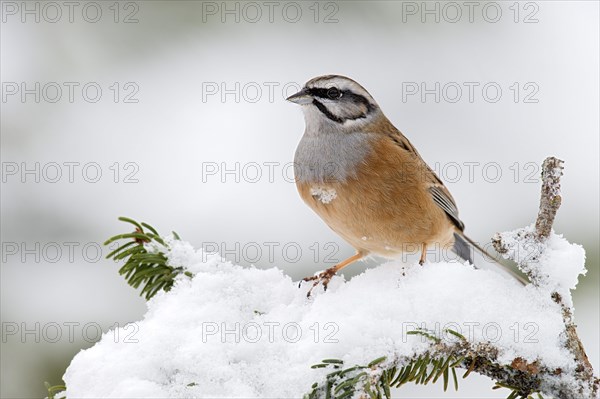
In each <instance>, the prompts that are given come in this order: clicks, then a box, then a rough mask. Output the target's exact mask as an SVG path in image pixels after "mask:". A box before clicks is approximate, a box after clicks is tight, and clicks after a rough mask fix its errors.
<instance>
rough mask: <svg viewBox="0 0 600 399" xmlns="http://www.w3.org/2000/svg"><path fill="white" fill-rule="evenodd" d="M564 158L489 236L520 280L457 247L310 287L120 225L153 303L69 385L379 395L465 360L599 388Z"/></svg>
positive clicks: (92, 355) (108, 389)
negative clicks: (462, 259) (560, 221)
mask: <svg viewBox="0 0 600 399" xmlns="http://www.w3.org/2000/svg"><path fill="white" fill-rule="evenodd" d="M552 165H554V166H552ZM558 168H560V162H559V161H546V162H545V164H544V178H543V179H544V188H543V189H542V193H543V195H542V196H543V197H544V196H546V197H547V198H543V199H542V201H541V207H540V216H539V217H538V223H536V225H535V226H534V225H532V226H530V227H528V228H525V229H521V230H518V231H515V232H512V233H504V234H499V235H497V237H496V239H495V242H496V245H497V248H498V249H499V250H500V252H502V253H503V254H504V255H505V256H507V257H510V258H511V259H514V260H515V261H516V262H517V263H518V264H519V267H520V268H521V270H523V271H524V272H525V273H526V274H527V275H528V276H529V277H530V279H531V281H532V284H529V285H527V286H521V285H520V284H518V283H517V282H516V281H515V280H514V279H509V278H505V277H503V276H501V275H499V274H497V273H495V272H493V271H487V270H476V269H474V268H472V267H471V266H470V265H468V264H462V263H458V262H439V263H427V264H425V265H424V267H420V266H419V265H418V264H416V263H415V264H406V263H402V262H400V261H394V262H389V263H385V264H383V265H381V266H379V267H377V268H373V269H367V270H366V271H365V272H364V273H362V274H360V275H358V276H356V277H354V278H353V279H352V280H350V281H348V282H344V281H343V277H341V276H336V277H334V278H333V280H332V281H331V284H330V285H329V289H328V290H327V292H325V293H323V292H320V293H318V294H317V295H314V297H312V298H311V299H307V298H306V291H307V290H308V289H309V287H307V286H306V285H305V286H303V287H301V288H300V289H299V288H298V285H297V282H294V281H292V280H291V278H290V277H288V276H286V275H285V274H284V273H283V272H282V271H280V270H279V269H277V268H271V269H267V270H260V269H256V268H244V267H241V266H237V265H233V264H231V263H230V262H227V261H225V260H223V259H222V258H221V257H220V256H219V255H218V254H207V253H205V252H203V251H201V250H195V249H194V248H193V247H192V246H191V245H190V244H188V243H186V242H184V241H181V240H180V239H178V237H176V236H168V237H163V236H160V235H158V233H156V231H155V230H154V229H152V228H151V227H150V226H148V225H146V224H135V225H136V229H137V231H136V233H131V234H128V235H127V234H126V235H122V236H117V238H125V239H133V240H134V241H133V242H134V243H133V244H125V245H123V246H122V247H120V249H118V250H117V251H116V252H115V253H114V254H112V255H113V256H114V257H115V258H117V259H126V260H127V263H126V265H125V266H123V268H122V269H121V273H123V274H124V275H125V276H126V277H127V278H128V281H129V282H130V284H137V285H140V284H144V291H143V292H144V293H146V295H147V294H148V293H151V294H152V298H151V299H150V300H149V302H148V312H147V313H146V315H145V316H144V318H143V319H142V320H140V321H139V322H136V323H132V325H131V326H126V327H123V328H120V329H118V330H114V331H109V332H108V333H107V334H105V335H104V336H103V338H102V340H101V341H100V342H99V343H97V344H96V345H95V346H94V347H92V348H90V349H88V350H85V351H82V352H80V353H79V354H78V355H77V356H76V357H75V358H74V359H73V361H72V363H71V365H70V366H69V368H68V370H67V372H66V374H65V376H64V381H65V382H66V384H67V391H66V393H67V396H68V397H70V398H84V397H103V398H116V397H171V398H176V397H186V398H191V397H198V398H200V397H257V398H259V397H301V396H303V395H306V396H307V397H310V398H320V397H332V398H336V397H361V398H362V397H375V398H380V397H389V396H390V392H391V389H392V388H398V387H400V386H402V385H403V384H406V383H408V382H414V383H417V384H426V383H432V382H435V381H437V380H440V381H443V382H444V384H443V385H444V387H446V386H448V385H450V386H452V385H458V378H457V372H456V370H457V369H459V368H461V369H464V372H463V373H461V374H464V375H465V376H466V375H468V374H469V373H471V372H474V373H479V374H482V375H486V376H489V377H490V378H492V379H493V380H494V381H495V382H496V384H497V387H506V388H509V389H510V393H509V397H510V398H511V399H513V398H519V397H523V398H525V397H530V395H532V394H533V393H536V392H541V393H543V394H544V395H549V396H554V397H557V398H573V399H575V398H577V399H581V398H593V397H598V380H597V378H596V377H594V375H593V371H592V368H591V366H590V364H589V362H588V361H587V357H585V352H584V351H583V347H582V345H581V342H580V341H579V339H578V338H577V334H576V330H575V325H574V323H573V311H572V299H571V292H570V291H571V290H572V289H574V288H575V286H576V284H577V280H578V277H579V275H580V274H584V273H585V267H584V261H585V254H584V251H583V248H582V247H581V246H579V245H576V244H570V243H568V242H567V241H566V240H565V239H564V238H562V237H560V236H557V235H555V234H554V233H552V232H551V226H552V220H553V219H554V216H555V214H556V210H557V209H558V205H557V204H559V201H560V200H557V198H560V197H559V194H560V190H559V185H558V184H559V177H560V173H558V172H557V171H558ZM540 219H542V220H541V221H540ZM134 223H135V222H134ZM145 229H146V230H145ZM531 244H534V248H530V246H531ZM155 269H156V270H155ZM169 279H172V280H173V282H174V283H173V284H163V283H164V282H165V281H167V280H169ZM169 281H171V280H169ZM159 286H160V287H162V289H161V290H158V291H156V290H155V288H156V287H159ZM167 290H168V291H167ZM154 294H155V295H154ZM324 359H325V360H324ZM311 365H314V366H315V367H313V368H311Z"/></svg>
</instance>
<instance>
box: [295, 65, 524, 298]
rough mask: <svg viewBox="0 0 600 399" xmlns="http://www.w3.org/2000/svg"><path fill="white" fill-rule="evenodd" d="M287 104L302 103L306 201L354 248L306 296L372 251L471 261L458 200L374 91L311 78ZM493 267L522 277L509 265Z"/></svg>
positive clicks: (301, 173) (298, 168) (342, 80)
mask: <svg viewBox="0 0 600 399" xmlns="http://www.w3.org/2000/svg"><path fill="white" fill-rule="evenodd" d="M286 100H288V101H290V102H293V103H296V104H299V105H301V107H302V111H303V113H304V120H305V125H306V126H305V131H304V134H303V136H302V138H301V139H300V142H299V144H298V147H297V148H296V152H295V155H294V175H295V182H296V187H297V189H298V192H299V194H300V197H301V198H302V200H303V201H304V202H305V203H306V204H307V205H308V206H309V207H310V208H311V209H312V210H313V211H314V212H315V213H316V214H317V215H318V216H320V217H321V219H323V221H324V222H325V223H326V224H327V225H328V226H329V227H330V228H331V229H332V230H333V231H334V232H335V233H337V234H338V235H339V236H340V237H341V238H343V239H344V240H345V241H346V242H348V243H349V244H350V245H351V246H352V247H354V249H355V250H356V253H355V254H354V255H353V256H351V257H349V258H348V259H346V260H344V261H342V262H340V263H338V264H336V265H335V266H333V267H330V268H328V269H326V270H324V271H323V272H320V273H318V274H315V275H314V276H310V277H306V278H304V279H302V280H301V281H300V284H302V282H308V281H312V282H313V285H312V287H311V288H310V290H309V291H308V293H307V296H308V297H310V295H311V292H312V290H313V289H314V288H315V287H316V286H317V285H318V284H319V283H321V284H322V286H323V289H324V290H327V285H328V284H329V282H330V280H331V278H332V277H333V276H334V275H335V274H336V273H337V272H339V271H340V270H341V269H343V268H344V267H346V266H348V265H350V264H352V263H353V262H356V261H358V260H360V259H363V258H365V257H367V256H371V255H377V256H382V257H385V258H396V257H398V256H399V255H401V254H403V253H407V252H408V253H414V252H416V253H419V252H420V258H419V264H421V265H423V264H424V263H425V261H426V257H427V251H428V249H431V248H441V249H448V248H449V249H451V250H452V251H453V252H455V253H456V254H457V255H458V256H459V257H460V258H461V259H463V260H465V261H468V262H470V263H471V264H472V263H473V256H472V255H473V253H474V250H477V251H479V252H480V253H482V254H485V255H487V257H489V258H490V259H492V257H491V255H489V254H487V252H485V250H483V249H482V248H481V247H480V246H479V245H478V244H477V243H476V242H474V241H473V240H471V239H470V238H469V237H468V236H466V235H465V233H464V230H465V225H464V223H463V222H462V220H461V219H460V217H459V214H458V208H457V206H456V202H455V200H454V198H453V197H452V195H451V194H450V191H449V190H448V188H447V187H446V186H445V185H444V183H443V181H442V180H441V179H440V178H439V177H438V176H437V175H436V173H435V172H434V171H433V170H432V169H431V168H430V167H429V166H428V164H427V163H426V162H425V161H424V160H423V158H422V157H421V155H420V154H419V152H418V151H417V149H416V148H415V147H414V145H413V144H412V143H411V142H410V141H409V140H408V139H407V138H406V136H404V135H403V134H402V133H401V132H400V130H398V129H397V128H396V127H395V126H394V125H393V124H392V123H391V122H390V120H389V119H388V118H387V117H386V116H385V114H384V113H383V112H382V110H381V108H380V107H379V105H378V104H377V102H376V101H375V100H374V99H373V97H372V96H371V95H370V94H369V92H368V91H367V90H366V89H365V88H364V87H362V86H361V85H360V84H358V83H357V82H355V81H354V80H352V79H350V78H348V77H345V76H342V75H324V76H318V77H315V78H313V79H311V80H309V81H308V82H307V83H306V84H305V85H304V87H302V89H301V90H300V91H298V92H297V93H295V94H293V95H291V96H289V97H287V99H286ZM496 266H499V267H501V268H504V271H506V272H508V273H509V274H511V275H512V276H513V277H515V278H516V279H518V280H520V281H521V282H523V280H522V279H521V278H520V277H519V276H518V275H516V274H514V272H512V271H511V270H510V269H508V268H507V267H505V266H503V265H501V264H500V263H497V262H496Z"/></svg>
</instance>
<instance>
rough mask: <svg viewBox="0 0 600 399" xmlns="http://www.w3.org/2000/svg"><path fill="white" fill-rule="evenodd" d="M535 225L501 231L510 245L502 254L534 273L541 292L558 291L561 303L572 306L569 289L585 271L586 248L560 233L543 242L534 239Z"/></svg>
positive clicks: (504, 239)
mask: <svg viewBox="0 0 600 399" xmlns="http://www.w3.org/2000/svg"><path fill="white" fill-rule="evenodd" d="M534 231H535V225H534V224H532V225H530V226H527V227H525V228H522V229H518V230H515V231H512V232H508V233H503V234H501V238H502V241H503V242H504V244H505V245H506V247H507V248H508V249H509V251H508V252H507V253H506V254H505V255H504V256H505V257H507V258H511V259H514V260H515V262H517V263H518V264H519V267H520V268H521V269H522V270H523V272H525V273H526V274H528V275H532V276H534V278H535V279H536V283H537V285H538V286H539V289H540V290H541V291H544V292H545V294H543V295H546V296H548V295H551V294H552V293H553V292H557V293H558V294H560V295H561V297H562V299H563V303H564V304H565V305H566V306H569V307H572V306H573V301H572V298H571V290H574V289H575V287H576V286H577V282H578V280H579V276H580V275H585V274H586V272H587V270H586V268H585V250H584V249H583V247H582V246H581V245H577V244H571V243H569V242H568V241H567V240H566V239H565V238H564V237H563V236H562V235H557V234H554V233H553V234H551V235H550V237H548V239H547V240H546V241H544V242H537V241H535V240H534V239H533V236H534Z"/></svg>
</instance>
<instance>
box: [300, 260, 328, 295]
mask: <svg viewBox="0 0 600 399" xmlns="http://www.w3.org/2000/svg"><path fill="white" fill-rule="evenodd" d="M336 272H337V268H336V267H335V266H334V267H330V268H329V269H327V270H324V271H322V272H321V273H319V274H317V275H314V276H310V277H304V278H303V279H302V280H300V283H299V284H298V287H300V285H302V282H303V281H313V285H312V287H310V290H308V292H307V293H306V297H307V298H310V294H311V293H312V290H313V289H314V288H315V287H316V286H317V285H319V283H321V284H323V291H327V285H328V284H329V281H331V278H332V277H333V276H334V275H335V273H336Z"/></svg>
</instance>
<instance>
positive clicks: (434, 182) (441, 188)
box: [387, 131, 465, 231]
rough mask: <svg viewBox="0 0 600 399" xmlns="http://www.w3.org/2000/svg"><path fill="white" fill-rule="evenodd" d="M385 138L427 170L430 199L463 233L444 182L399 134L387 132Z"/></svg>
mask: <svg viewBox="0 0 600 399" xmlns="http://www.w3.org/2000/svg"><path fill="white" fill-rule="evenodd" d="M387 136H388V137H389V138H390V139H391V140H392V141H393V142H394V143H396V145H398V146H399V147H401V148H402V149H403V150H405V151H407V152H409V153H412V155H413V156H414V157H415V159H416V160H417V161H418V162H420V163H422V164H423V165H424V166H425V167H426V168H427V173H426V176H425V178H426V179H427V180H428V181H427V183H428V184H429V185H430V187H429V192H430V193H431V198H432V199H433V201H434V202H435V203H436V205H437V206H439V207H440V208H442V209H443V210H444V212H446V215H448V217H449V218H450V220H452V222H453V223H454V224H455V225H456V227H458V228H459V230H460V231H463V230H464V229H465V224H464V223H463V222H462V221H461V220H460V218H459V217H458V208H457V207H456V202H454V198H452V195H451V194H450V192H449V191H448V189H447V188H446V186H445V185H444V182H442V180H441V179H440V178H439V177H438V175H436V173H435V172H434V171H433V169H431V168H430V167H429V165H427V163H426V162H425V161H424V160H423V158H421V155H420V154H419V153H418V152H417V150H416V148H415V147H414V146H413V145H412V144H411V142H410V141H409V140H408V139H407V138H406V137H405V136H404V135H403V134H402V133H401V132H399V131H394V132H389V133H388V134H387Z"/></svg>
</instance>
